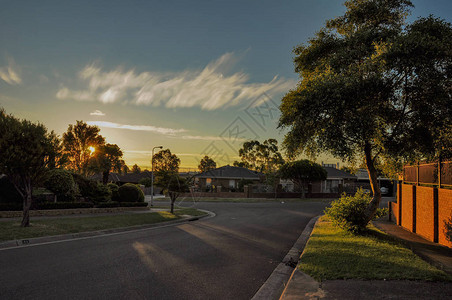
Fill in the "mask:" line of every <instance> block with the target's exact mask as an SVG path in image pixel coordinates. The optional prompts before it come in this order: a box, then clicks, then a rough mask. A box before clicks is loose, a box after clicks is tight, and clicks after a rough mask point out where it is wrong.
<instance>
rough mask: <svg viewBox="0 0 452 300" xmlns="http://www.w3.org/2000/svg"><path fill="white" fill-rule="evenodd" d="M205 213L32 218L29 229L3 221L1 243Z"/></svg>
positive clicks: (0, 224) (164, 212) (163, 220)
mask: <svg viewBox="0 0 452 300" xmlns="http://www.w3.org/2000/svg"><path fill="white" fill-rule="evenodd" d="M205 214H206V213H205V212H202V211H199V210H196V209H193V208H187V209H179V210H176V211H175V212H174V215H173V214H171V213H169V212H166V211H161V212H153V213H137V214H124V215H113V216H89V217H78V218H77V217H70V218H58V217H54V218H49V219H43V220H33V218H31V223H30V224H31V226H30V227H26V228H22V227H20V221H19V220H14V221H5V222H0V241H8V240H16V239H27V238H34V237H41V236H49V235H58V234H68V233H78V232H87V231H96V230H102V229H111V228H120V227H129V226H136V225H146V224H154V223H159V222H165V221H171V220H176V219H179V218H181V216H182V215H191V216H201V215H205Z"/></svg>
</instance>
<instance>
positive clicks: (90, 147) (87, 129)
mask: <svg viewBox="0 0 452 300" xmlns="http://www.w3.org/2000/svg"><path fill="white" fill-rule="evenodd" d="M99 131H100V129H99V127H97V126H90V125H88V124H86V123H85V122H83V121H77V124H75V125H72V124H70V125H69V127H68V129H67V131H66V132H65V133H64V134H63V148H64V152H65V154H66V155H67V157H68V160H69V164H68V167H69V169H70V170H73V171H74V172H76V173H78V174H81V175H84V176H86V175H87V173H88V164H89V160H90V158H91V156H92V154H93V153H94V152H95V151H96V150H97V149H98V148H99V147H100V146H102V145H104V144H105V139H104V138H103V137H102V136H101V135H100V134H99Z"/></svg>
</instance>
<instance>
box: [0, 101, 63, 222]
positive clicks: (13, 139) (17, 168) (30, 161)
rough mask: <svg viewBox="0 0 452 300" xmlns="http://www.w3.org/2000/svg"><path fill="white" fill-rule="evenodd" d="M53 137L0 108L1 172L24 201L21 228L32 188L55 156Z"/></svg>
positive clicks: (28, 218) (38, 126)
mask: <svg viewBox="0 0 452 300" xmlns="http://www.w3.org/2000/svg"><path fill="white" fill-rule="evenodd" d="M53 136H54V134H53V133H48V132H47V129H46V127H45V126H44V125H42V124H39V123H32V122H30V121H27V120H19V119H17V118H15V117H14V116H12V115H7V114H6V113H5V111H4V110H3V109H0V153H1V155H0V173H2V174H6V175H7V176H8V178H9V179H10V181H11V182H12V183H13V185H14V186H15V188H16V189H17V191H18V192H19V194H20V195H21V197H22V199H23V218H22V222H21V226H22V227H27V226H29V225H30V207H31V203H32V189H33V186H35V185H36V184H39V183H40V182H42V180H43V178H44V175H45V173H46V172H47V170H48V166H49V163H50V157H52V156H55V149H53V147H52V146H53V144H52V138H53Z"/></svg>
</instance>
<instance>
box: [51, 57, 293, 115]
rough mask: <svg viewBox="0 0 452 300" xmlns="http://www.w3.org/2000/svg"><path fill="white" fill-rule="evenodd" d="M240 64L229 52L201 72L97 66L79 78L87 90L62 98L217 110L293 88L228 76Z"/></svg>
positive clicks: (278, 81) (63, 93)
mask: <svg viewBox="0 0 452 300" xmlns="http://www.w3.org/2000/svg"><path fill="white" fill-rule="evenodd" d="M236 61H237V57H236V56H235V55H234V54H233V53H226V54H224V55H223V56H221V57H220V58H219V59H217V60H215V61H213V62H211V63H209V64H208V65H207V66H206V67H205V68H204V69H202V70H187V71H183V72H179V73H172V74H163V73H151V72H142V73H136V72H135V70H128V71H124V70H122V69H121V68H117V69H116V70H113V71H103V70H102V69H101V68H100V67H97V66H96V65H88V66H86V67H85V68H84V69H83V70H82V71H81V72H80V73H79V74H78V76H79V78H80V79H81V80H82V81H83V82H86V83H87V88H86V89H84V90H71V89H69V88H67V87H62V88H61V89H60V90H59V91H58V92H57V94H56V96H57V98H59V99H73V100H78V101H99V102H102V103H128V104H130V103H131V104H136V105H153V106H166V107H169V108H176V107H200V108H201V109H203V110H215V109H219V108H225V107H231V106H236V105H240V104H242V103H245V102H248V101H250V100H251V99H255V98H257V97H259V96H261V95H262V94H264V93H267V94H269V95H272V94H275V93H280V92H284V91H287V90H289V89H291V88H293V87H294V86H295V84H296V81H295V80H293V79H284V78H278V77H277V76H275V77H274V78H273V79H272V80H271V81H270V82H266V83H250V82H249V76H248V75H247V74H245V73H243V72H237V73H233V74H232V75H225V73H226V72H227V71H228V70H229V69H230V68H231V66H232V65H233V64H234V63H235V62H236Z"/></svg>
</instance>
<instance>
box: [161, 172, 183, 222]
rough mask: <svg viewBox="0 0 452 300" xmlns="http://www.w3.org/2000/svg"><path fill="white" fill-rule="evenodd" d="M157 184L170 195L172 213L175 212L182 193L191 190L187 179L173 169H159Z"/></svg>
mask: <svg viewBox="0 0 452 300" xmlns="http://www.w3.org/2000/svg"><path fill="white" fill-rule="evenodd" d="M156 185H157V186H159V187H161V188H162V191H163V192H164V193H165V194H166V195H168V196H169V197H170V200H171V213H174V203H175V202H176V199H177V198H178V197H179V196H180V195H181V194H182V193H187V192H189V186H188V182H187V180H186V179H185V178H183V177H180V176H179V175H178V174H177V173H174V172H171V171H159V173H158V175H157V178H156Z"/></svg>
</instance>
